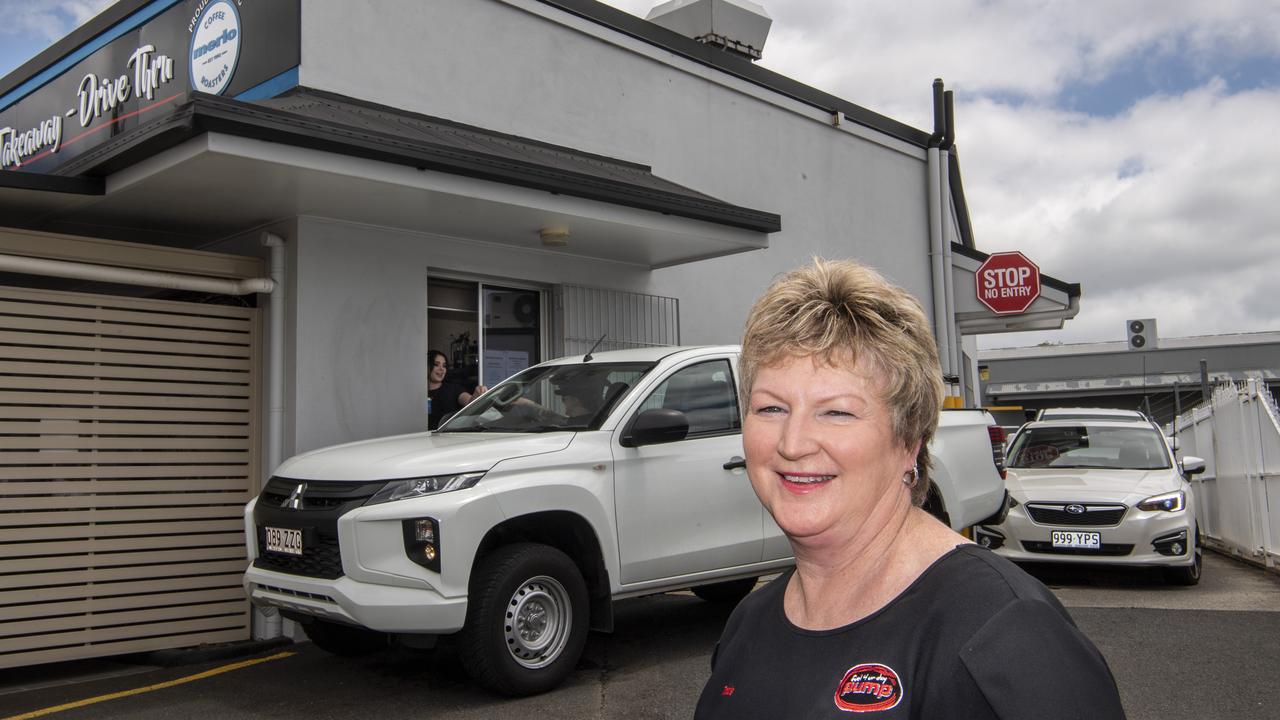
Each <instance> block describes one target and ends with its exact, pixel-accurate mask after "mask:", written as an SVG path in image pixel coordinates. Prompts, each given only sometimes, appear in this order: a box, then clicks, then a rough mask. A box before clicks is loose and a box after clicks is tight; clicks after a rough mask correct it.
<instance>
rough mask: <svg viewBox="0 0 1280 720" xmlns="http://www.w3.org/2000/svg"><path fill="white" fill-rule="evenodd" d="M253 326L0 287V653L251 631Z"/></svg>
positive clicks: (166, 644)
mask: <svg viewBox="0 0 1280 720" xmlns="http://www.w3.org/2000/svg"><path fill="white" fill-rule="evenodd" d="M258 326H259V322H258V317H257V312H256V311H255V310H253V309H250V308H238V307H226V306H216V305H198V304H193V303H179V302H168V301H156V300H145V299H136V298H124V297H108V296H100V295H86V294H80V293H67V292H53V291H41V290H31V289H23V288H11V287H0V668H4V667H15V666H22V665H34V664H38V663H46V662H56V661H63V660H71V659H78V658H86V657H97V656H105V655H113V654H120V653H128V652H139V651H146V650H155V649H161V648H170V647H182V646H188V645H196V644H201V643H216V642H227V641H235V640H243V639H247V638H248V637H249V613H248V604H247V602H246V600H245V596H244V591H243V589H242V588H241V585H240V579H241V573H242V572H243V571H244V568H245V564H246V560H245V552H244V540H243V537H244V536H243V532H244V521H243V515H242V513H243V506H244V503H245V502H246V501H247V500H248V499H249V497H250V496H251V495H250V489H251V479H250V478H251V469H252V468H254V467H255V466H256V452H257V448H256V447H255V444H256V440H255V438H256V431H255V427H256V420H255V412H254V405H255V398H256V396H257V384H258V372H257V365H258V360H257V355H256V352H257V350H256V349H257V347H258V344H259V343H258V336H259V328H258Z"/></svg>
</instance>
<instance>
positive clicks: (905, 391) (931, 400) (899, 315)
mask: <svg viewBox="0 0 1280 720" xmlns="http://www.w3.org/2000/svg"><path fill="white" fill-rule="evenodd" d="M803 357H812V358H815V359H819V360H822V361H823V362H826V363H828V364H830V365H831V366H833V367H841V368H845V369H848V370H853V369H854V368H855V367H857V366H858V365H859V364H860V363H861V364H862V367H863V368H864V369H865V370H866V371H868V372H870V373H871V374H872V379H873V380H875V381H877V383H878V385H879V392H880V399H881V401H883V402H884V403H885V405H886V406H887V407H888V409H889V412H890V418H891V423H892V431H893V437H894V439H895V440H896V441H898V442H900V443H902V446H903V447H908V448H909V447H912V446H913V445H915V444H916V443H917V442H919V443H920V453H919V455H918V456H917V468H918V469H919V471H920V477H919V481H918V482H917V483H916V485H915V487H914V488H913V490H912V500H913V501H914V502H915V504H917V505H920V504H922V503H923V502H924V500H925V498H926V496H927V494H928V486H929V482H928V480H929V473H928V471H929V451H928V448H927V447H926V446H927V445H928V443H929V440H930V439H932V438H933V433H934V431H935V430H936V429H937V427H938V412H939V411H940V410H941V408H942V396H943V388H942V370H941V367H940V366H939V364H938V347H937V343H936V341H935V340H934V337H933V332H932V330H931V329H930V327H929V321H928V319H927V318H926V317H925V314H924V309H923V308H921V306H920V302H919V301H918V300H916V299H915V298H914V297H913V296H912V295H911V294H910V293H908V292H907V291H906V290H903V289H902V288H900V287H897V286H896V285H893V284H891V283H889V282H888V281H887V280H885V279H884V277H882V276H881V275H880V274H879V273H877V272H876V271H875V270H872V269H871V268H869V267H867V266H865V265H862V264H860V263H857V262H854V261H851V260H823V259H822V258H814V260H813V262H812V263H811V264H810V265H807V266H804V267H800V268H797V269H795V270H792V271H791V272H789V273H787V274H786V275H784V276H783V277H781V278H780V279H778V280H777V281H775V282H774V283H773V284H772V285H770V286H769V288H768V289H767V290H765V292H764V294H763V295H761V296H760V299H758V300H756V303H755V305H754V306H752V308H751V313H750V315H748V316H747V325H746V329H745V330H744V332H743V338H742V361H741V367H740V371H741V374H742V383H741V384H740V387H741V390H740V392H741V394H742V406H743V407H744V408H746V407H748V405H747V399H748V397H749V396H750V395H751V388H752V386H753V384H754V383H755V378H756V373H758V372H759V370H760V368H762V367H765V366H768V365H773V364H775V363H778V362H780V361H783V360H785V359H787V358H803Z"/></svg>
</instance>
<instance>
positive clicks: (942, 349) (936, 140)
mask: <svg viewBox="0 0 1280 720" xmlns="http://www.w3.org/2000/svg"><path fill="white" fill-rule="evenodd" d="M933 123H934V133H933V136H932V137H930V138H929V149H928V203H929V260H930V266H931V270H932V280H933V283H932V285H933V288H932V290H933V332H934V336H935V337H936V338H937V341H938V360H939V362H940V363H941V365H942V374H943V375H950V374H951V373H952V370H951V352H950V351H949V348H950V347H951V332H950V325H951V322H950V319H949V317H948V315H947V311H948V308H947V280H946V275H947V272H948V270H947V267H946V257H945V250H944V248H943V247H942V243H943V239H942V197H941V193H942V186H941V177H940V173H941V169H942V166H941V151H940V150H939V148H938V146H939V145H940V144H941V142H942V138H943V129H944V127H945V118H944V115H943V93H942V79H941V78H939V79H936V80H934V81H933Z"/></svg>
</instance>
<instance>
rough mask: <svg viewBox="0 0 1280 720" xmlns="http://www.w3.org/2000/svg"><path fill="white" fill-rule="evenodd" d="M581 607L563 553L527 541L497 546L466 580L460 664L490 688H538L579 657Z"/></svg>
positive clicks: (578, 584)
mask: <svg viewBox="0 0 1280 720" xmlns="http://www.w3.org/2000/svg"><path fill="white" fill-rule="evenodd" d="M588 614H589V608H588V600H587V586H586V583H585V582H583V579H582V573H581V572H579V570H578V566H577V565H575V564H574V562H573V560H571V559H569V556H568V555H565V554H564V553H563V552H560V551H559V550H557V549H555V548H553V547H549V546H546V545H537V544H532V543H521V544H517V545H508V546H506V547H503V548H499V549H498V550H496V551H494V552H493V553H491V554H489V555H488V556H486V557H485V558H484V559H483V560H482V561H481V563H480V565H479V567H478V568H477V569H476V571H475V573H474V575H473V576H472V579H471V592H470V597H469V599H468V606H467V620H466V625H465V626H464V627H463V630H462V633H461V634H460V636H459V641H460V642H459V645H458V650H459V654H460V655H461V657H462V663H463V665H464V666H465V667H466V669H467V672H468V673H469V674H470V675H471V676H472V677H473V678H474V679H475V680H476V681H477V682H479V683H480V684H481V685H484V686H485V687H487V688H489V689H490V690H493V691H494V692H498V693H502V694H504V695H532V694H534V693H540V692H545V691H547V690H550V689H551V688H553V687H555V686H557V685H559V684H560V683H561V682H563V681H564V679H565V678H566V677H567V676H568V675H569V673H570V672H572V671H573V668H574V666H576V665H577V664H578V658H579V657H580V656H581V655H582V648H583V646H584V645H585V643H586V639H587V619H588Z"/></svg>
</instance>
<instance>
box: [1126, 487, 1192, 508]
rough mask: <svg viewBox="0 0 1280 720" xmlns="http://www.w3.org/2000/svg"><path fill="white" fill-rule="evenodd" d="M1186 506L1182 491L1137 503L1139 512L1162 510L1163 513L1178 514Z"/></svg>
mask: <svg viewBox="0 0 1280 720" xmlns="http://www.w3.org/2000/svg"><path fill="white" fill-rule="evenodd" d="M1186 506H1187V494H1186V493H1185V492H1183V491H1182V490H1175V491H1173V492H1171V493H1164V494H1163V495H1152V496H1151V497H1149V498H1147V499H1146V500H1143V501H1142V502H1140V503H1138V509H1139V510H1163V511H1165V512H1178V511H1179V510H1181V509H1182V508H1184V507H1186Z"/></svg>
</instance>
